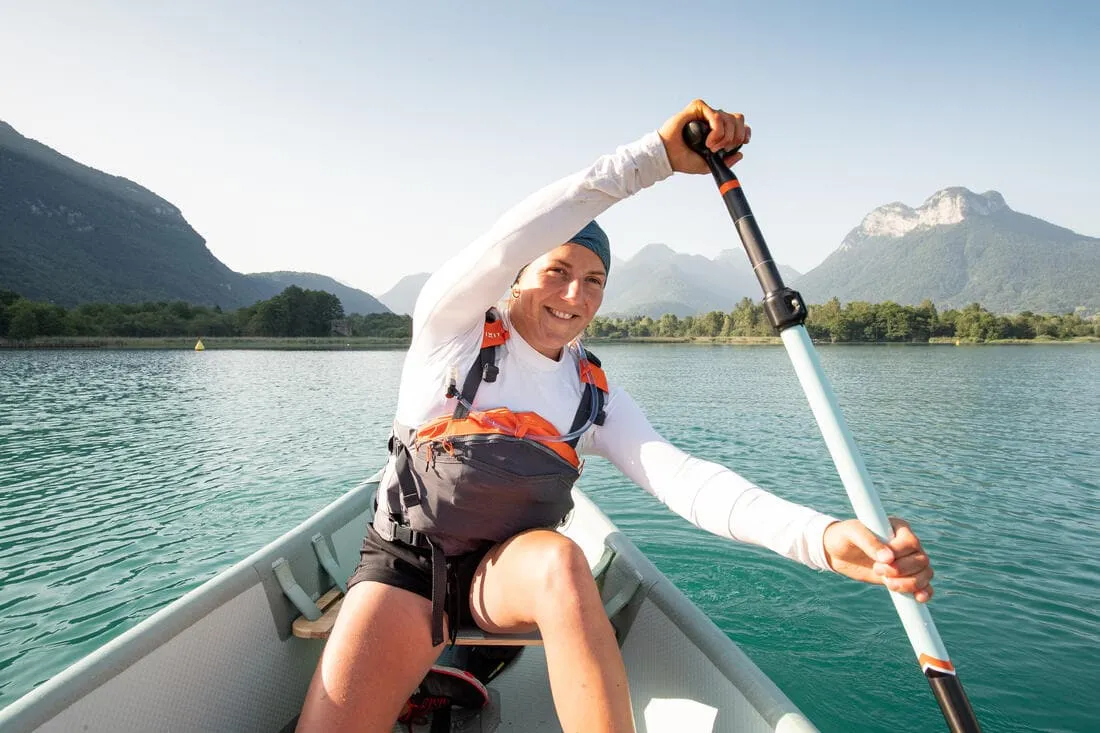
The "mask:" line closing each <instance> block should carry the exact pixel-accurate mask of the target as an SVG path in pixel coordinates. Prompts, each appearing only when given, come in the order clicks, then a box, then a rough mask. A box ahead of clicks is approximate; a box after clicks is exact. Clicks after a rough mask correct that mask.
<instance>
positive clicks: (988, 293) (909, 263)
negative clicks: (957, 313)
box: [792, 187, 1100, 313]
mask: <svg viewBox="0 0 1100 733" xmlns="http://www.w3.org/2000/svg"><path fill="white" fill-rule="evenodd" d="M1098 282H1100V239H1096V238H1093V237H1086V236H1083V235H1080V234H1077V233H1076V232H1073V231H1070V230H1069V229H1065V228H1063V227H1060V226H1056V225H1054V224H1051V223H1049V222H1046V221H1043V220H1042V219H1037V218H1035V217H1033V216H1028V215H1027V214H1022V213H1019V212H1017V211H1013V210H1012V209H1011V208H1009V207H1008V204H1006V203H1005V200H1004V197H1003V196H1001V194H999V193H997V192H996V191H987V192H986V193H984V194H976V193H974V192H973V191H970V190H968V189H966V188H961V187H954V188H945V189H943V190H942V191H938V192H936V193H934V194H933V195H932V196H930V197H929V198H928V199H927V200H926V201H925V202H924V203H923V204H921V205H920V206H919V207H917V208H916V209H913V208H910V207H909V206H906V205H905V204H903V203H900V202H894V203H890V204H886V205H885V206H880V207H879V208H877V209H875V210H874V211H872V212H871V213H869V214H868V215H867V216H866V217H864V219H863V222H862V223H861V224H860V225H859V226H858V227H856V228H855V229H853V230H852V231H851V232H850V233H849V234H848V236H846V237H845V238H844V241H843V242H842V243H841V245H840V247H839V248H838V249H837V250H836V251H835V252H833V253H832V254H831V255H829V257H828V258H826V259H825V261H824V262H822V263H821V264H820V265H818V266H817V267H815V268H814V269H813V270H811V271H810V272H808V273H807V274H806V275H804V276H803V277H801V278H799V279H798V280H796V281H793V283H792V285H793V286H794V287H795V288H796V289H797V290H798V291H799V292H801V293H802V295H803V297H805V299H806V301H807V302H809V303H823V302H825V301H826V300H828V299H829V298H832V297H837V298H839V299H840V300H841V301H845V302H847V301H852V300H865V301H870V302H881V301H885V300H893V301H895V302H898V303H901V304H906V305H915V304H918V303H920V301H922V300H924V299H925V298H929V299H931V300H932V301H933V302H934V303H935V304H936V305H937V306H938V307H941V308H959V307H962V306H965V305H967V304H968V303H972V302H978V303H981V304H982V305H983V306H985V307H986V308H988V309H989V310H991V311H993V312H998V313H1018V312H1020V311H1024V310H1030V311H1033V312H1038V313H1060V312H1067V311H1072V310H1074V309H1075V308H1078V307H1084V308H1086V309H1087V310H1090V311H1092V312H1100V285H1098V284H1097V283H1098Z"/></svg>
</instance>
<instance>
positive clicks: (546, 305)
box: [508, 244, 607, 359]
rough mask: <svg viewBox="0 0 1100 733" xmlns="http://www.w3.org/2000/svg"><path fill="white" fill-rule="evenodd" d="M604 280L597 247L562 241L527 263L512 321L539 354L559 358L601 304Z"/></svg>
mask: <svg viewBox="0 0 1100 733" xmlns="http://www.w3.org/2000/svg"><path fill="white" fill-rule="evenodd" d="M606 281H607V272H606V271H605V270H604V267H603V262H602V261H601V260H600V258H599V256H597V255H596V253H595V252H593V251H592V250H590V249H588V248H587V247H582V246H581V245H579V244H563V245H562V246H560V247H558V248H557V249H554V250H551V251H550V252H547V253H546V254H544V255H543V256H542V257H539V258H538V259H537V260H535V261H534V262H532V263H531V264H529V265H528V266H527V267H525V268H524V269H523V273H522V274H521V275H520V277H519V280H518V281H517V282H516V284H515V285H514V286H513V288H512V289H513V292H518V296H517V297H513V298H512V300H511V302H510V305H509V307H508V313H509V316H510V317H511V320H512V327H513V328H515V329H516V331H518V332H519V335H520V336H522V337H523V340H524V341H526V342H527V343H529V344H531V346H532V347H534V348H535V350H537V351H538V352H539V353H540V354H542V355H544V356H548V357H550V358H551V359H557V358H558V357H559V356H560V355H561V350H562V348H563V347H564V346H566V345H567V344H568V343H569V342H570V341H572V340H573V339H575V338H576V337H577V336H579V335H580V334H581V333H582V332H583V331H584V329H585V327H586V326H587V325H588V323H589V322H590V321H591V320H592V318H593V317H594V316H595V315H596V311H598V310H599V309H600V303H602V302H603V287H604V283H605V282H606Z"/></svg>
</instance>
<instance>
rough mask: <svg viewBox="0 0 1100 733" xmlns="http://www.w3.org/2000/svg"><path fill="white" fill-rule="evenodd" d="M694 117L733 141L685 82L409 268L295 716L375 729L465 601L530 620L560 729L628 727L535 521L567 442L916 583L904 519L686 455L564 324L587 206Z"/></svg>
mask: <svg viewBox="0 0 1100 733" xmlns="http://www.w3.org/2000/svg"><path fill="white" fill-rule="evenodd" d="M694 119H702V120H706V121H707V122H708V123H709V124H710V127H711V129H712V132H711V133H710V136H709V137H708V138H707V141H706V142H707V145H708V147H709V148H710V149H711V150H714V151H720V150H729V149H732V148H734V147H736V146H739V145H742V144H744V143H747V142H748V141H749V138H750V134H751V131H750V128H749V127H748V126H747V125H746V124H745V122H744V118H743V116H742V115H740V114H729V113H726V112H723V111H721V110H716V109H712V108H711V107H710V106H708V105H707V104H705V103H704V102H702V101H700V100H696V101H694V102H692V103H691V104H689V105H688V106H687V107H686V108H685V109H683V110H682V111H680V112H679V113H677V114H675V115H673V116H672V117H671V118H669V119H668V120H667V121H666V122H665V123H664V124H663V125H662V126H661V128H660V130H658V131H656V132H653V133H650V134H648V135H646V136H645V137H643V138H641V139H640V140H638V141H636V142H634V143H631V144H629V145H626V146H623V147H621V148H619V149H618V150H616V151H615V152H614V153H613V154H610V155H606V156H604V157H601V158H600V159H598V160H597V161H596V162H595V163H594V164H593V165H592V166H590V167H589V168H587V169H585V170H582V171H580V172H578V173H576V174H574V175H572V176H569V177H567V178H564V179H562V180H560V181H558V182H556V183H554V184H551V185H550V186H548V187H546V188H544V189H542V190H541V191H539V192H537V193H535V194H534V195H532V196H531V197H529V198H528V199H526V200H525V201H523V202H522V203H520V204H519V205H518V206H516V207H515V208H513V209H512V210H511V211H509V212H508V213H506V214H505V215H504V217H503V218H501V219H500V220H499V221H498V222H497V223H496V224H495V225H494V226H493V228H492V229H491V230H490V231H489V232H488V233H487V234H485V235H484V236H482V237H481V238H480V239H478V240H476V241H475V242H473V243H472V244H471V245H469V246H468V247H467V248H466V249H464V250H463V251H461V252H459V253H458V254H457V255H456V256H455V257H454V258H453V259H452V260H450V261H449V262H447V263H446V264H445V265H443V266H442V267H441V268H440V269H439V271H438V272H437V273H436V274H435V275H433V276H432V278H431V279H430V280H429V281H428V283H427V284H426V285H425V286H424V289H423V291H422V292H421V295H420V298H419V300H418V301H417V305H416V312H415V314H414V318H413V339H412V343H411V345H410V348H409V353H408V355H407V357H406V361H405V366H404V371H403V374H402V380H401V388H400V394H399V400H398V409H397V419H396V421H395V425H394V438H393V439H392V440H391V449H392V452H393V457H392V459H391V461H390V463H389V465H388V466H387V470H386V472H385V474H384V476H383V480H382V484H381V485H380V488H379V506H378V510H377V511H376V513H375V521H374V524H373V526H372V527H369V528H368V532H367V537H366V539H365V541H364V547H363V553H362V558H361V563H360V566H359V568H358V569H357V570H356V572H355V574H354V575H353V576H352V578H351V580H350V581H349V586H350V588H349V590H348V594H347V598H346V599H345V601H344V605H343V608H342V610H341V613H340V616H339V618H338V620H337V622H336V626H335V628H334V629H333V632H332V636H331V637H330V639H329V641H328V644H327V646H326V648H325V651H324V655H323V657H322V659H321V662H320V664H319V665H318V669H317V672H316V674H315V676H314V679H313V683H312V685H311V687H310V690H309V693H308V695H307V699H306V704H305V706H304V708H303V711H302V715H301V718H300V723H299V730H310V731H322V730H323V731H335V730H341V731H343V730H349V731H350V730H356V731H389V730H390V729H391V726H392V725H393V723H394V721H395V719H396V718H397V717H398V715H399V713H400V711H401V709H402V706H403V704H404V703H405V701H406V700H407V699H408V698H409V695H410V694H411V693H412V692H413V690H414V689H415V688H416V687H417V684H418V683H419V682H420V680H421V679H422V678H423V677H424V675H425V673H426V672H427V671H428V670H429V669H430V667H431V665H432V663H433V662H434V661H435V660H436V658H437V657H438V655H439V654H440V653H441V651H442V649H443V646H442V642H443V641H444V638H445V636H446V634H445V629H444V627H445V625H446V624H454V625H458V624H459V623H465V622H466V621H467V620H472V621H473V622H474V623H476V624H477V625H478V626H479V627H481V628H482V629H484V630H486V631H489V632H495V633H509V632H524V631H530V630H533V629H536V628H537V629H538V630H539V631H540V632H541V635H542V638H543V643H544V648H545V653H546V662H547V667H548V673H549V677H550V685H551V691H552V693H553V697H554V704H555V707H556V710H557V712H558V716H559V719H560V721H561V724H562V728H563V730H565V731H568V732H572V731H585V732H586V733H589V732H592V731H631V730H633V719H632V713H631V706H630V696H629V690H628V687H627V679H626V671H625V668H624V666H623V662H622V657H621V655H620V653H619V649H618V646H617V644H616V641H615V636H614V632H613V630H612V627H611V625H610V622H609V621H608V619H607V617H606V616H605V614H604V611H603V607H602V605H601V603H600V597H599V593H598V591H597V588H596V585H595V582H594V581H593V578H592V575H591V572H590V570H589V567H588V564H587V562H586V560H585V558H584V556H583V554H582V553H581V551H580V549H579V548H578V547H577V546H576V545H575V544H574V543H573V542H572V541H571V540H569V539H568V538H566V537H564V536H563V535H561V534H559V533H557V532H556V531H554V529H553V527H554V525H555V524H556V523H557V522H559V521H560V520H561V519H562V518H563V516H564V514H565V513H566V512H567V511H568V509H569V508H570V506H571V503H570V500H569V499H568V491H569V487H570V486H571V485H572V482H573V481H575V480H576V477H577V476H578V475H579V467H580V460H579V457H578V453H580V454H592V455H599V456H603V457H605V458H607V459H608V460H610V461H611V462H612V463H613V464H614V465H616V466H617V467H618V468H619V469H620V470H621V471H622V472H623V473H624V474H625V475H626V476H627V477H629V478H630V479H632V480H633V481H634V482H636V483H637V484H639V485H640V486H642V487H643V488H644V489H646V490H647V491H649V492H650V493H652V494H654V495H655V496H657V497H658V498H659V499H660V500H661V501H663V502H664V503H665V504H666V505H668V506H669V507H670V508H671V509H672V510H673V511H675V512H677V513H678V514H680V515H682V516H683V517H685V518H686V519H688V520H689V521H691V522H692V523H693V524H695V525H696V526H698V527H701V528H703V529H706V530H708V531H710V532H713V533H714V534H717V535H720V536H723V537H728V538H731V539H737V540H740V541H745V542H752V543H755V544H760V545H763V546H766V547H769V548H771V549H772V550H774V551H776V552H778V553H779V554H782V555H784V556H786V557H790V558H792V559H795V560H798V561H800V562H802V563H803V564H806V565H808V566H810V567H812V568H816V569H819V570H833V571H835V572H838V573H841V574H843V575H846V576H848V577H850V578H854V579H856V580H860V581H863V582H868V583H881V584H885V585H887V586H888V587H889V588H891V589H892V590H895V591H899V592H905V593H913V594H914V597H915V598H916V600H918V601H921V602H924V601H927V600H928V599H929V598H931V596H932V587H931V585H930V584H929V583H930V580H931V578H932V568H931V566H930V565H929V561H928V558H927V556H926V555H925V554H924V552H923V550H922V549H921V545H920V542H919V541H918V540H917V538H916V537H915V536H914V535H913V533H912V532H911V531H910V530H909V529H908V527H907V525H906V524H905V523H904V522H901V521H900V520H894V522H895V524H894V526H895V530H896V535H895V537H894V538H893V539H892V540H891V541H890V542H889V543H888V544H887V545H883V544H882V543H880V542H879V541H878V539H877V538H875V536H874V535H873V534H872V533H871V532H870V531H869V530H867V529H866V528H865V527H863V525H862V524H860V523H859V522H858V521H857V520H848V521H838V520H836V519H833V518H832V517H828V516H825V515H822V514H819V513H818V512H815V511H813V510H811V509H808V508H806V507H801V506H798V505H795V504H791V503H789V502H786V501H784V500H782V499H779V498H778V497H776V496H773V495H772V494H769V493H768V492H766V491H764V490H763V489H760V488H759V487H756V486H754V485H752V484H751V483H749V482H748V481H746V480H745V479H743V478H741V477H740V476H738V475H737V474H735V473H733V472H731V471H729V470H728V469H726V468H724V467H721V466H718V465H716V464H713V463H709V462H706V461H702V460H699V459H697V458H694V457H692V456H688V455H687V454H685V453H683V452H682V451H680V450H679V449H677V448H675V447H673V446H672V445H671V444H669V443H668V442H667V441H666V440H664V439H663V438H662V437H660V436H659V435H658V434H657V433H656V432H655V431H654V430H653V428H652V427H651V426H650V424H649V422H648V421H647V420H646V418H645V416H644V415H643V414H642V412H641V410H640V409H639V408H638V406H637V405H636V404H635V402H634V401H633V400H632V399H631V397H630V396H629V395H628V394H626V393H625V392H623V391H622V390H621V389H618V388H611V389H609V388H608V385H607V381H606V378H605V377H604V376H603V374H602V371H601V370H600V368H599V364H598V362H596V361H595V360H594V359H593V358H591V357H590V355H589V354H588V353H587V352H585V351H584V350H583V349H582V348H580V347H579V346H578V345H577V339H578V337H579V336H580V334H581V333H582V332H583V331H584V329H585V327H586V326H587V325H588V323H589V322H590V321H591V320H592V318H593V317H594V316H595V315H596V311H597V310H598V309H599V307H600V303H601V301H602V299H603V289H604V285H605V284H606V282H607V277H608V275H609V270H610V265H611V255H610V247H609V244H608V241H607V238H606V235H604V233H603V232H602V230H601V229H600V228H599V226H598V225H596V224H595V222H594V219H595V217H596V216H597V215H599V214H600V213H601V212H603V211H604V210H606V209H607V208H608V207H610V206H611V205H612V204H614V203H615V202H616V201H619V200H622V199H624V198H626V197H628V196H630V195H633V194H635V193H637V192H638V191H640V190H641V189H643V188H646V187H648V186H651V185H653V184H654V183H656V182H657V181H660V180H663V179H665V178H667V177H669V176H670V175H671V174H672V173H673V172H675V171H680V172H684V173H706V172H707V167H706V164H705V163H704V162H703V160H702V159H701V158H700V157H699V156H697V155H696V154H694V153H692V152H691V151H690V150H688V149H687V147H686V145H685V144H684V143H683V141H682V139H681V130H682V128H683V126H684V125H685V124H687V123H688V122H689V121H691V120H694ZM740 158H741V154H740V153H737V154H735V155H732V156H729V157H728V158H727V160H726V162H727V163H728V164H730V165H732V164H734V163H736V162H737V161H738V160H740ZM563 243H564V244H563ZM517 272H518V273H519V274H518V275H517V274H516V273H517ZM502 295H504V298H505V299H504V302H502V303H501V305H500V307H499V308H496V309H494V308H492V306H493V304H494V303H495V302H497V300H498V298H500V297H501V296H502ZM444 608H446V613H444ZM381 670H384V674H379V672H380V671H381ZM366 680H370V682H369V684H368V683H366V682H365V681H366Z"/></svg>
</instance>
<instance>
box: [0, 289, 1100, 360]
mask: <svg viewBox="0 0 1100 733" xmlns="http://www.w3.org/2000/svg"><path fill="white" fill-rule="evenodd" d="M806 329H807V331H808V332H809V334H810V337H811V338H813V339H814V340H815V341H818V342H826V343H828V342H831V343H936V342H951V343H955V342H958V343H963V342H965V343H988V342H1005V341H1010V342H1034V341H1094V340H1100V318H1098V317H1096V316H1093V317H1092V318H1084V317H1082V316H1081V315H1080V314H1076V313H1074V314H1037V313H1031V312H1028V311H1024V312H1022V313H1018V314H1014V315H998V314H994V313H991V312H990V311H988V310H986V309H985V308H983V307H982V306H981V305H980V304H978V303H972V304H970V305H968V306H966V307H964V308H961V309H947V310H944V311H942V312H941V311H939V310H938V309H937V308H936V306H935V305H934V304H933V303H932V302H931V301H929V300H926V301H924V302H923V303H921V304H920V305H918V306H907V305H899V304H897V303H893V302H889V301H887V302H884V303H866V302H862V301H854V302H850V303H845V304H841V303H840V301H839V300H837V299H836V298H833V299H832V300H830V301H828V302H826V303H823V304H821V305H814V306H810V307H809V318H808V319H807V321H806ZM411 334H412V319H411V318H410V317H409V316H404V315H400V316H399V315H394V314H392V313H374V314H369V315H360V314H351V315H345V314H344V309H343V306H342V305H341V304H340V300H339V298H337V297H336V296H335V295H333V294H331V293H326V292H324V291H320V290H303V289H302V288H299V287H297V286H294V285H292V286H290V287H288V288H286V289H285V290H284V291H283V292H281V293H280V294H279V295H276V296H274V297H273V298H270V299H268V300H263V301H259V302H257V303H255V304H253V305H251V306H247V307H244V308H238V309H237V310H233V311H223V310H222V309H221V308H219V307H217V306H213V307H209V306H197V305H191V304H189V303H185V302H183V301H172V302H153V303H136V304H114V303H88V304H84V305H79V306H76V307H75V308H71V309H66V308H63V307H62V306H59V305H55V304H52V303H41V302H36V301H32V300H29V299H27V298H23V297H21V296H20V295H19V294H17V293H14V292H11V291H6V290H0V346H4V347H8V348H78V347H91V348H96V347H99V348H166V349H179V348H193V347H194V346H195V345H196V341H197V340H199V339H202V340H203V341H204V345H205V347H207V348H236V349H254V348H269V349H346V348H379V347H399V346H406V345H408V342H409V339H410V337H411ZM585 338H586V339H588V340H590V341H607V340H615V341H667V342H687V341H701V342H706V343H774V342H776V341H777V337H776V334H775V332H774V331H773V329H772V327H771V326H770V325H769V324H768V322H767V319H766V317H765V315H764V309H763V306H762V305H760V304H759V303H755V302H753V301H752V300H751V299H749V298H744V299H742V300H741V301H740V302H739V303H738V304H737V305H736V306H735V307H734V308H733V310H731V311H729V312H728V313H725V312H722V311H711V312H710V313H706V314H701V315H696V316H684V317H677V316H676V315H673V314H671V313H666V314H665V315H663V316H661V317H660V318H657V319H654V318H650V317H648V316H632V317H625V318H616V317H605V316H597V317H596V318H594V319H593V320H592V322H591V323H590V324H589V326H588V329H587V331H586V332H585Z"/></svg>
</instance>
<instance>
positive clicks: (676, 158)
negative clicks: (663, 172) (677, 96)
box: [657, 99, 752, 173]
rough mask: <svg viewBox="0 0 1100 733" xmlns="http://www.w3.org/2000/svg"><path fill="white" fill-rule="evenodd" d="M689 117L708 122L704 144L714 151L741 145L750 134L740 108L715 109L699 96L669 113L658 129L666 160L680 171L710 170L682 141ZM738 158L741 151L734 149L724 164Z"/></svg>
mask: <svg viewBox="0 0 1100 733" xmlns="http://www.w3.org/2000/svg"><path fill="white" fill-rule="evenodd" d="M692 120H706V122H707V124H709V125H710V134H709V135H707V141H706V142H707V147H708V148H710V149H711V150H713V151H715V152H717V151H719V150H729V149H730V148H735V147H737V146H738V145H744V144H746V143H747V142H748V141H749V138H750V137H752V129H751V128H750V127H749V126H748V125H746V124H745V116H744V115H743V114H741V113H739V112H732V113H731V112H725V111H723V110H720V109H714V108H712V107H711V106H710V105H708V104H707V103H706V102H704V101H703V100H701V99H696V100H695V101H693V102H692V103H691V104H689V105H688V106H687V107H684V108H683V109H682V110H680V111H679V112H677V113H676V114H674V115H673V116H672V117H669V118H668V120H667V121H666V122H665V124H663V125H661V129H660V130H658V131H657V132H658V133H659V134H660V136H661V140H662V141H663V142H664V144H665V152H667V153H668V162H669V163H671V164H672V170H674V171H679V172H681V173H709V172H710V169H709V168H707V164H706V161H704V160H703V159H702V158H701V157H699V156H698V155H697V154H695V153H693V152H692V151H691V149H689V148H688V146H687V144H686V143H685V142H684V138H683V129H684V125H686V124H687V123H689V122H691V121H692ZM739 160H741V153H735V154H733V155H731V156H729V157H728V158H726V159H725V163H726V165H733V164H734V163H736V162H737V161H739Z"/></svg>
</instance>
